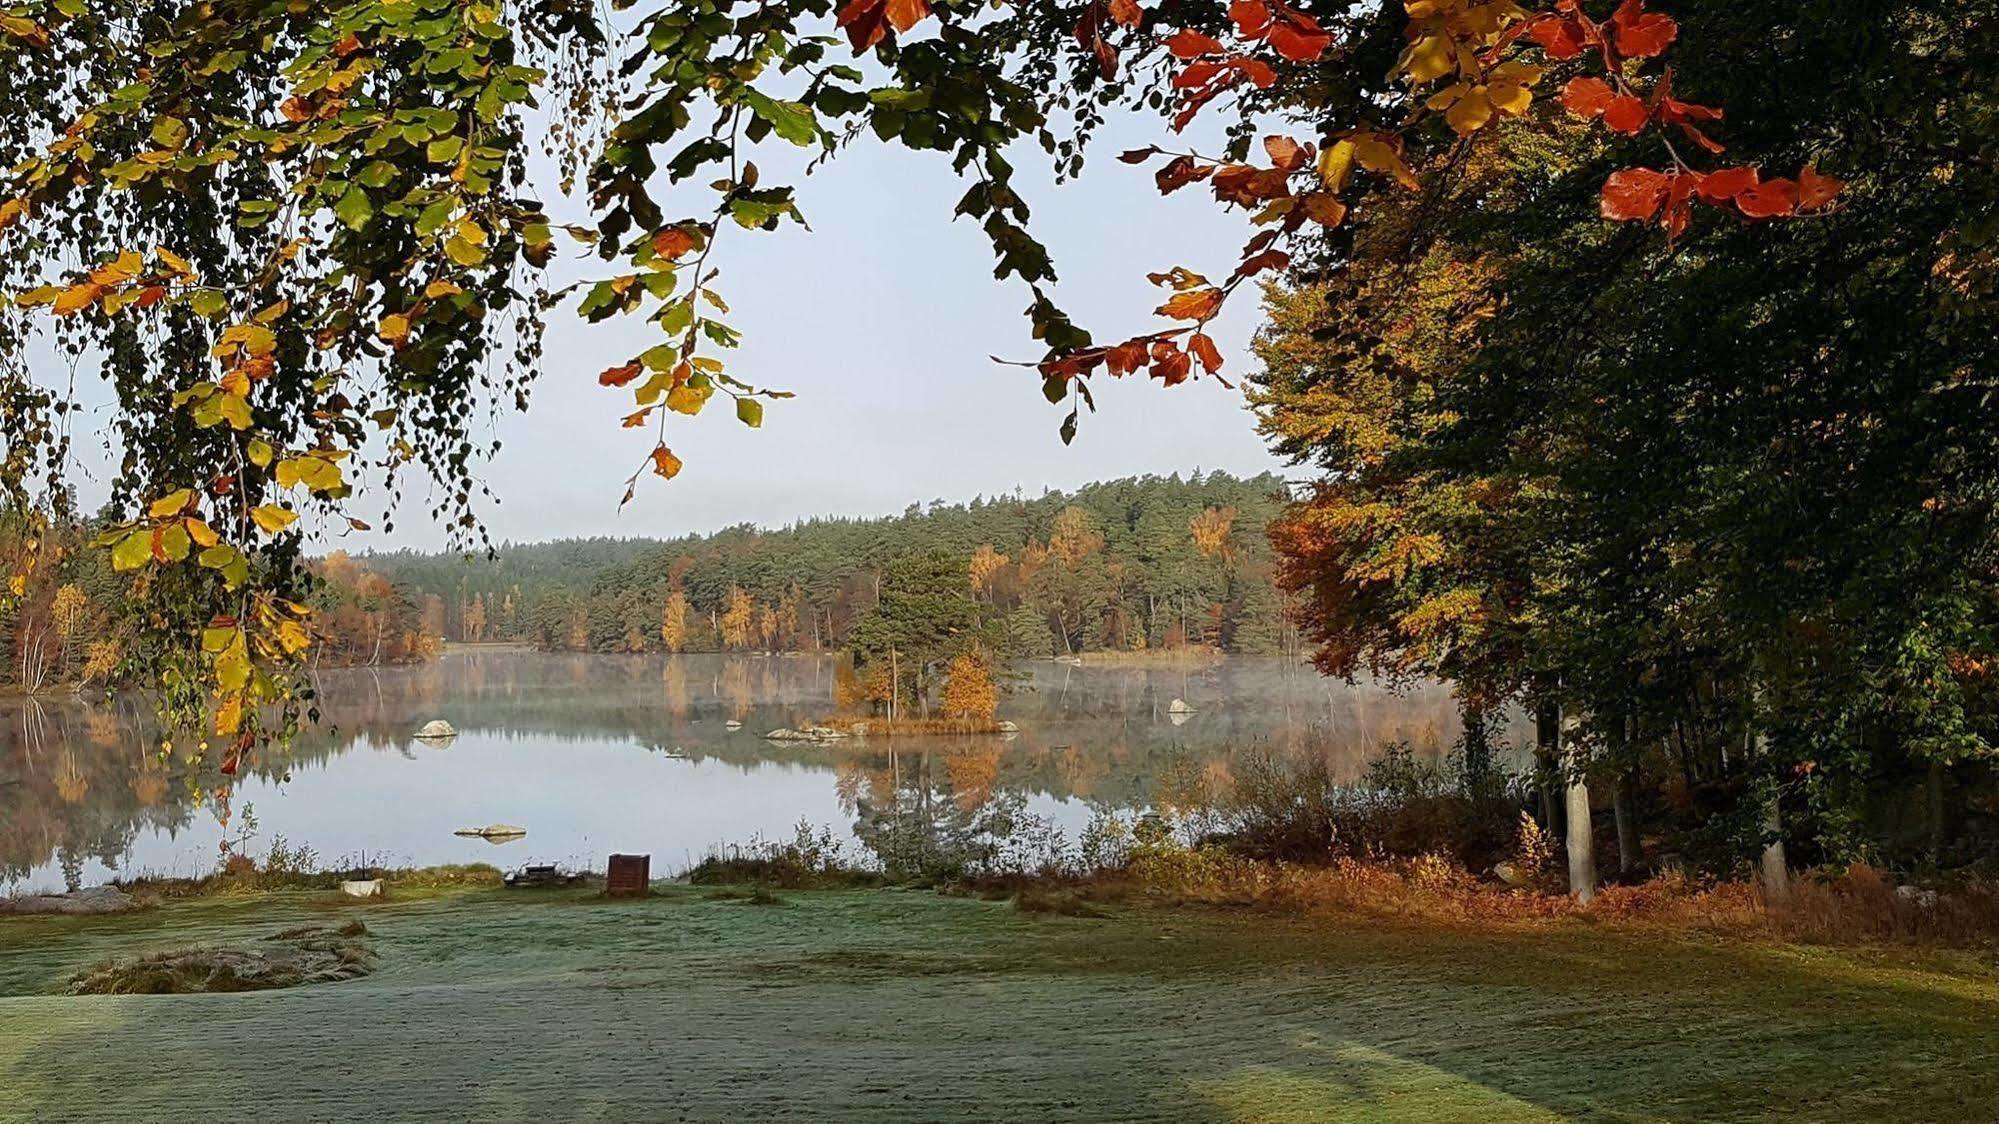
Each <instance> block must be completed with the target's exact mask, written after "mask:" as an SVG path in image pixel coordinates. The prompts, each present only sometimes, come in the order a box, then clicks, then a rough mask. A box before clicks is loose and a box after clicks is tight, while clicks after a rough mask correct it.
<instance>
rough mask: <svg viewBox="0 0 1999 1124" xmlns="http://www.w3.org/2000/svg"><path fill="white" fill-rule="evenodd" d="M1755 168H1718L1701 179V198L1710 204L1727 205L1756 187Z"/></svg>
mask: <svg viewBox="0 0 1999 1124" xmlns="http://www.w3.org/2000/svg"><path fill="white" fill-rule="evenodd" d="M1757 181H1758V176H1757V174H1756V169H1755V168H1718V169H1716V170H1715V171H1712V172H1709V173H1708V174H1707V175H1705V176H1702V177H1701V183H1700V196H1701V198H1702V199H1705V200H1707V201H1708V202H1710V203H1726V202H1728V201H1729V200H1730V199H1733V198H1735V197H1736V196H1738V195H1740V194H1742V193H1743V192H1745V191H1748V190H1749V189H1750V188H1752V187H1755V186H1756V184H1757Z"/></svg>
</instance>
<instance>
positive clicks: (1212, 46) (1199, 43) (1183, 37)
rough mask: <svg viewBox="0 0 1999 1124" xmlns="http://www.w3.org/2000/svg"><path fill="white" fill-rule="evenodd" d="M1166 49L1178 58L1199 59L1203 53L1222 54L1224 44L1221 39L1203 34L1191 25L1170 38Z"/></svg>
mask: <svg viewBox="0 0 1999 1124" xmlns="http://www.w3.org/2000/svg"><path fill="white" fill-rule="evenodd" d="M1166 49H1167V51H1169V52H1171V53H1172V55H1173V57H1174V58H1176V59H1197V58H1200V57H1201V56H1202V55H1214V54H1220V53H1221V50H1222V44H1221V40H1219V39H1215V38H1213V37H1211V36H1207V35H1203V34H1201V33H1200V32H1198V31H1195V30H1194V29H1193V28H1191V27H1190V28H1185V29H1183V30H1181V31H1179V32H1176V33H1175V34H1174V35H1173V36H1172V37H1170V38H1168V39H1167V40H1166Z"/></svg>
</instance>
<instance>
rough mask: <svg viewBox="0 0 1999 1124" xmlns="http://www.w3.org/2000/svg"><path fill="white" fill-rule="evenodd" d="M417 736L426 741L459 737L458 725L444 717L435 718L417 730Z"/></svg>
mask: <svg viewBox="0 0 1999 1124" xmlns="http://www.w3.org/2000/svg"><path fill="white" fill-rule="evenodd" d="M416 736H417V737H420V738H423V739H425V740H426V741H442V740H443V739H445V738H455V737H457V736H458V727H456V726H453V725H452V724H451V723H449V722H446V721H445V720H444V719H442V718H433V719H431V720H430V721H428V722H425V723H424V724H423V726H422V727H421V728H419V729H418V730H417V732H416Z"/></svg>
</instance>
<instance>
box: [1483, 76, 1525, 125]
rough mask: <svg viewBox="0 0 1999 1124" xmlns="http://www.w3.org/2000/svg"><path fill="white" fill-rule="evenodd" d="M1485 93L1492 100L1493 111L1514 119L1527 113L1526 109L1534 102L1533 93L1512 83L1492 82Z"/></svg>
mask: <svg viewBox="0 0 1999 1124" xmlns="http://www.w3.org/2000/svg"><path fill="white" fill-rule="evenodd" d="M1485 93H1486V96H1487V97H1488V98H1490V99H1492V107H1493V108H1494V109H1497V110H1499V111H1500V112H1501V113H1506V114H1511V115H1512V116H1514V117H1518V116H1520V115H1521V114H1523V113H1525V112H1527V107H1528V106H1529V105H1531V104H1533V101H1534V91H1532V90H1529V89H1528V88H1527V87H1525V86H1521V85H1516V84H1514V83H1512V82H1494V83H1493V84H1492V85H1490V86H1487V87H1486V89H1485Z"/></svg>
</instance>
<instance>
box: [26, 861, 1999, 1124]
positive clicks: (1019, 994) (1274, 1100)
mask: <svg viewBox="0 0 1999 1124" xmlns="http://www.w3.org/2000/svg"><path fill="white" fill-rule="evenodd" d="M782 899H783V901H782V904H779V905H758V904H752V903H749V902H745V901H740V900H719V899H717V898H715V897H711V896H710V895H709V894H708V893H707V892H705V891H703V890H699V889H694V888H687V887H675V888H672V889H669V890H667V891H665V892H664V893H661V894H659V895H656V896H655V897H653V898H651V899H648V900H644V901H635V902H605V901H601V900H593V899H590V898H587V897H584V896H582V895H580V894H576V893H569V892H560V893H549V894H529V893H508V892H505V891H494V890H478V891H465V890H459V891H450V892H441V893H437V894H434V895H431V896H427V897H419V898H411V899H407V900H401V901H395V902H390V903H387V904H382V905H358V904H355V905H349V904H344V903H341V902H338V901H336V900H334V899H333V898H332V897H331V896H330V895H326V894H305V893H301V894H276V895H265V896H256V897H244V898H236V899H207V900H200V901H190V902H181V903H174V904H169V905H167V906H165V907H163V908H160V909H158V910H153V911H150V912H147V913H143V914H136V915H128V916H124V917H114V918H0V1120H4V1121H15V1120H32V1121H68V1120H105V1121H120V1122H123V1121H134V1120H190V1121H197V1120H198V1121H214V1120H219V1119H236V1120H255V1121H259V1122H262V1121H282V1120H383V1119H398V1118H407V1117H428V1118H434V1119H454V1120H462V1119H473V1118H477V1119H480V1120H493V1121H508V1120H521V1121H538V1122H539V1121H567V1120H577V1119H617V1120H647V1121H651V1120H770V1119H787V1118H788V1119H851V1120H867V1121H939V1120H956V1119H966V1120H1195V1121H1293V1120H1296V1121H1321V1120H1355V1121H1363V1120H1364V1121H1438V1120H1467V1121H1481V1122H1484V1121H1539V1120H1561V1119H1590V1120H1634V1121H1635V1120H1702V1121H1707V1120H1827V1121H1853V1120H1908V1121H1938V1120H1944V1121H1960V1120H1961V1121H1971V1120H1985V1119H1990V1118H1991V1117H1992V1113H1993V1112H1994V1108H1993V1106H1994V1105H1995V1104H1999V975H1996V974H1995V972H1994V971H1993V968H1992V965H1991V963H1990V962H1989V961H1986V960H1982V959H1980V958H1977V957H1973V956H1971V955H1968V954H1962V953H1955V954H1954V953H1938V952H1922V951H1912V950H1902V949H1894V950H1879V949H1877V950H1862V951H1854V950H1827V949H1815V948H1803V947H1796V946H1783V945H1770V944H1759V943H1723V942H1717V941H1711V940H1706V939H1695V938H1659V937H1647V936H1634V935H1631V934H1628V933H1619V932H1613V931H1610V930H1606V929H1600V928H1595V927H1591V926H1588V925H1583V924H1567V925H1561V926H1557V927H1554V928H1543V929H1538V930H1533V931H1520V932H1512V931H1506V932H1475V933H1466V932H1461V931H1452V930H1445V929H1437V928H1412V927H1406V926H1399V925H1393V924H1388V923H1383V922H1378V921H1371V920H1365V919H1358V918H1356V919H1353V920H1349V921H1343V922H1337V923H1334V922H1327V921H1325V920H1313V921H1307V920H1301V919H1293V918H1278V917H1272V916H1269V915H1265V914H1229V913H1217V912H1205V911H1194V910H1189V909H1180V910H1169V909H1158V908H1130V909H1122V910H1116V911H1113V914H1112V916H1110V917H1107V918H1103V919H1089V918H1074V917H1061V916H1048V915H1035V914H1025V913H1021V912H1018V911H1016V910H1014V909H1013V908H1012V907H1011V906H1009V905H1008V904H1006V903H1004V902H983V901H975V900H969V899H963V898H952V897H944V896H939V895H936V894H931V893H924V892H901V891H883V890H853V891H815V892H793V891H786V892H784V893H783V894H782ZM350 917H359V918H361V919H362V920H364V921H366V923H367V924H368V926H369V928H370V929H371V930H372V931H373V933H374V937H373V939H374V942H375V945H376V948H377V950H378V951H379V953H380V962H379V968H378V970H377V971H376V972H375V974H373V975H371V976H367V977H365V978H362V979H358V980H352V981H348V982H343V983H335V984H325V985H320V986H314V987H307V988H301V989H296V990H290V991H275V992H261V993H251V994H236V995H195V996H135V997H112V996H91V997H79V998H68V997H63V996H60V995H56V994H53V992H54V991H56V990H57V989H58V988H59V986H60V984H59V981H60V979H61V977H63V976H64V975H66V974H67V973H69V972H72V971H75V970H77V969H79V968H81V967H83V966H85V965H87V964H89V963H91V962H93V961H95V960H97V959H100V958H102V957H104V956H106V955H109V954H112V953H123V952H136V951H141V950H147V949H158V948H162V947H170V946H174V945H184V944H189V943H196V942H217V943H228V942H248V941H252V940H255V939H256V938H259V937H263V936H266V935H269V934H270V933H273V932H276V931H278V930H280V929H283V928H287V927H289V926H293V925H298V924H302V923H321V924H323V923H326V922H329V921H334V922H344V921H345V920H348V919H349V918H350Z"/></svg>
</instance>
